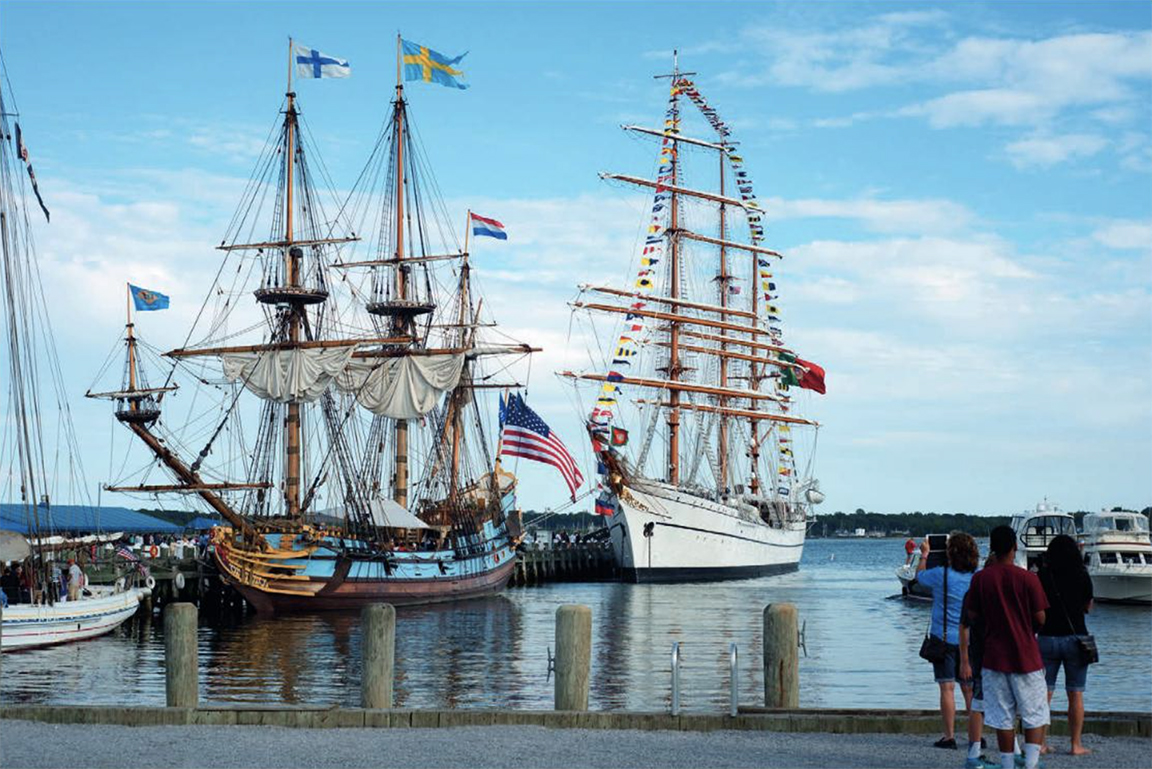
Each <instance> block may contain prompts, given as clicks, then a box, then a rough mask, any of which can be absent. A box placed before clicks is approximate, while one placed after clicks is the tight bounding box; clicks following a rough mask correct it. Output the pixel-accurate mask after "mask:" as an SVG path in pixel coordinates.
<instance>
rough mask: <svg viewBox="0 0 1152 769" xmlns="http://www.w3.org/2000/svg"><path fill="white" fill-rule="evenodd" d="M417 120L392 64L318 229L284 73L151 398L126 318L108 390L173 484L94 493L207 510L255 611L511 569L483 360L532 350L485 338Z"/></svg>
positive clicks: (400, 598) (509, 529)
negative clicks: (391, 86)
mask: <svg viewBox="0 0 1152 769" xmlns="http://www.w3.org/2000/svg"><path fill="white" fill-rule="evenodd" d="M397 43H398V60H399V40H398V41H397ZM410 112H411V109H410V106H409V102H408V100H407V98H406V96H405V92H404V87H403V81H402V80H401V79H400V68H399V63H398V66H397V84H396V90H395V97H394V99H393V100H392V102H391V113H390V115H389V117H388V119H387V120H386V121H385V123H384V125H383V127H382V129H381V132H380V135H379V136H378V137H377V140H376V141H375V143H374V147H373V150H372V152H371V154H370V157H369V159H368V161H367V163H366V165H365V168H364V171H363V172H362V173H361V175H360V179H359V181H358V182H357V184H356V186H355V188H354V189H353V190H352V192H351V193H350V195H349V196H348V198H347V199H346V200H343V201H341V202H339V204H338V206H337V207H338V209H339V213H338V214H337V215H335V216H333V217H332V218H331V219H329V218H328V217H327V215H326V214H325V212H324V206H323V205H322V199H321V195H320V194H319V191H318V189H317V185H315V184H314V179H313V171H312V168H313V164H312V161H311V159H312V158H313V157H314V155H315V153H314V150H313V149H312V147H311V144H310V142H306V141H305V137H306V136H308V132H307V129H306V124H305V123H304V121H303V119H302V115H301V110H300V107H299V102H298V99H297V97H296V94H295V93H294V92H293V90H292V87H291V76H290V77H289V88H288V92H287V94H286V98H285V102H284V104H283V108H282V114H283V118H282V120H281V121H280V125H279V130H278V132H277V133H276V134H275V137H276V138H275V139H274V140H271V141H270V142H269V146H268V147H267V149H266V152H265V154H264V156H263V157H262V158H261V159H260V161H259V162H258V164H257V168H256V171H255V173H254V174H253V177H252V180H251V182H250V184H249V186H248V189H247V191H246V193H245V196H244V199H243V200H242V201H241V204H240V206H239V208H238V210H237V213H236V216H235V217H234V219H233V222H232V224H231V225H230V227H229V230H228V233H227V235H226V237H225V239H224V241H223V242H222V243H221V244H220V246H219V250H220V251H221V252H222V253H223V255H224V263H223V264H222V266H221V268H220V271H219V273H218V277H217V279H216V281H215V283H214V285H213V286H212V287H211V289H210V291H209V295H208V299H207V300H206V302H205V305H204V307H203V308H202V309H201V311H200V313H199V315H198V318H199V320H198V323H197V325H196V327H194V328H193V330H192V331H191V332H189V335H188V338H189V339H192V338H194V337H196V336H197V335H200V337H201V339H202V341H200V342H198V343H196V344H187V345H185V346H183V347H181V348H179V349H175V350H171V351H168V352H167V353H164V355H163V356H159V357H158V359H161V358H162V359H164V360H166V361H167V365H168V366H170V369H171V373H170V374H169V375H168V379H167V380H166V381H165V383H164V384H163V385H162V386H157V387H151V388H149V387H147V386H145V385H144V384H143V383H142V382H141V380H140V378H139V376H140V371H141V363H142V362H146V361H141V360H140V357H139V356H140V355H141V353H142V352H147V351H148V349H149V348H147V347H146V346H142V342H141V340H140V338H139V335H138V334H137V333H135V331H136V330H135V329H134V327H133V324H132V323H131V322H130V323H129V324H128V327H127V334H126V337H125V340H126V348H127V363H126V366H125V371H126V381H125V383H124V387H123V388H122V389H121V390H120V391H117V392H113V393H111V394H106V397H110V398H111V399H112V400H114V401H115V402H116V403H117V407H116V418H117V419H118V420H119V421H120V422H121V423H123V425H124V426H125V427H127V428H128V429H129V430H130V431H131V432H132V433H133V434H135V435H136V436H137V437H138V438H139V439H140V441H141V442H143V444H144V445H145V446H146V447H147V448H148V449H149V450H150V452H151V455H152V457H153V458H154V460H155V462H154V463H151V464H150V466H149V467H151V466H152V465H153V464H159V465H160V466H162V467H163V468H165V469H166V470H167V472H168V474H169V475H170V477H171V481H172V482H170V483H164V484H154V483H134V484H132V485H125V484H121V485H116V486H112V487H109V488H111V489H112V490H115V491H124V492H137V493H149V494H154V493H177V494H185V495H194V496H196V497H198V498H199V499H200V500H202V502H203V503H204V504H205V505H206V506H207V507H208V508H209V509H210V510H211V511H213V512H215V513H217V514H219V515H220V516H221V517H222V518H223V519H224V521H226V523H227V525H224V526H221V527H218V528H216V529H214V530H213V532H212V543H213V546H214V548H213V549H214V553H215V559H216V562H217V564H218V565H219V568H220V572H221V574H222V575H223V577H224V578H225V579H226V580H227V581H228V582H229V583H231V584H232V585H233V586H235V588H236V589H237V590H238V591H240V592H241V593H242V594H243V595H244V596H245V598H246V599H247V600H248V601H249V602H250V603H251V604H252V605H253V606H255V608H256V609H257V610H258V611H261V612H288V611H320V610H339V609H353V608H356V607H359V606H362V605H364V604H367V603H372V602H381V601H383V602H388V603H392V604H409V603H426V602H437V601H449V600H455V599H463V598H470V597H476V596H482V595H486V594H489V593H492V592H495V591H498V590H500V589H502V588H503V586H504V585H505V584H506V582H507V581H508V579H509V577H510V576H511V573H512V569H513V564H514V560H515V547H516V545H517V544H518V542H519V539H520V530H519V518H518V515H519V514H518V512H517V511H516V509H515V486H516V481H515V478H514V477H513V476H512V475H511V474H510V473H508V472H506V471H505V470H503V469H502V468H500V466H499V463H498V462H497V461H496V459H495V457H494V456H493V450H494V446H495V442H496V438H497V435H496V426H495V425H494V424H492V422H493V420H494V418H495V414H496V411H497V409H496V406H495V402H494V401H495V397H496V396H497V394H498V393H497V392H496V388H498V387H502V386H506V385H507V384H509V383H507V382H500V381H498V380H495V381H494V380H493V378H492V375H489V374H486V373H485V370H484V367H485V366H486V365H487V362H488V361H491V360H493V359H495V360H496V362H497V364H498V366H499V369H500V370H501V371H503V370H506V369H507V368H508V366H510V365H512V364H514V363H515V362H516V361H515V360H514V359H513V360H510V359H509V356H512V357H513V358H515V356H524V355H527V354H530V353H531V352H533V351H535V349H536V348H532V347H529V346H528V345H526V344H521V343H509V342H507V341H503V340H504V339H506V338H504V337H501V340H502V341H498V342H489V341H486V338H485V337H486V335H488V334H491V333H494V331H493V328H494V326H495V323H494V322H492V321H491V320H490V319H488V318H487V316H486V314H485V312H484V308H483V301H482V299H481V298H479V297H478V296H477V295H476V292H475V291H474V290H473V287H472V281H471V273H472V268H471V266H470V264H469V253H468V244H467V232H468V230H467V227H466V228H465V232H464V245H463V247H461V246H460V243H459V241H457V240H455V239H454V237H455V236H454V233H453V229H454V228H453V227H451V226H450V225H449V223H448V221H447V215H446V213H445V211H446V208H445V205H444V202H443V200H441V199H440V198H439V191H438V188H437V187H436V184H435V182H434V180H433V179H432V177H431V166H430V164H429V162H428V159H427V158H426V157H425V156H424V155H423V153H422V149H421V146H420V144H419V142H418V141H415V140H414V135H413V129H412V126H411V122H410V121H411V115H410ZM319 167H320V168H322V167H323V166H322V165H320V166H319ZM469 216H470V215H469ZM357 232H366V233H369V235H368V237H366V238H364V239H360V238H359V237H358V236H357V235H356V233H357ZM252 300H254V302H253V301H252ZM253 306H254V307H255V308H256V309H257V310H258V312H256V313H253V312H252V308H253ZM252 335H258V338H257V339H256V340H251V338H250V337H251V336H252ZM245 337H248V338H247V339H246V338H245ZM181 379H184V380H185V381H184V382H182V383H181V384H182V385H183V386H182V387H181V389H180V391H179V400H182V401H184V400H188V396H187V394H186V393H187V391H188V389H189V385H191V387H192V388H193V389H194V390H195V393H196V394H195V395H194V396H193V397H192V398H191V400H192V403H190V404H189V409H188V414H187V416H185V417H183V418H182V419H173V418H171V417H170V416H169V414H168V412H170V411H172V408H171V407H170V406H169V402H170V401H171V400H177V398H174V397H173V395H174V393H173V392H172V391H171V388H172V387H173V386H174V385H175V383H176V382H177V381H178V380H181ZM207 403H210V404H211V405H206V404H207ZM162 406H163V408H162ZM148 469H149V468H145V469H144V471H143V472H142V476H143V475H146V473H147V470H148ZM136 480H147V478H146V477H141V478H137V479H136Z"/></svg>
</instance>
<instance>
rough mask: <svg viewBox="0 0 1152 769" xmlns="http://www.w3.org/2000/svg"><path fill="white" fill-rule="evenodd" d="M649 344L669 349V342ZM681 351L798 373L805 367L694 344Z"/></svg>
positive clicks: (683, 347) (686, 345)
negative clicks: (788, 369)
mask: <svg viewBox="0 0 1152 769" xmlns="http://www.w3.org/2000/svg"><path fill="white" fill-rule="evenodd" d="M728 341H729V343H731V341H732V340H728ZM649 344H654V345H656V346H657V347H667V346H668V343H667V342H650V343H649ZM680 349H681V350H684V351H686V352H697V353H701V354H703V355H715V356H716V357H718V358H720V359H721V360H724V359H735V360H746V361H749V362H751V363H760V364H768V365H769V366H775V367H776V368H791V369H796V370H797V371H803V367H802V366H797V365H796V364H795V363H788V362H787V361H782V360H773V359H772V358H765V357H762V356H759V355H746V354H744V353H740V352H732V351H730V350H725V349H723V348H720V349H716V348H715V347H697V346H696V345H692V344H682V345H680Z"/></svg>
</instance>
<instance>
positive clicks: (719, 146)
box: [620, 125, 728, 153]
mask: <svg viewBox="0 0 1152 769" xmlns="http://www.w3.org/2000/svg"><path fill="white" fill-rule="evenodd" d="M620 127H621V128H623V129H624V130H625V131H635V132H636V133H641V134H648V135H649V136H659V137H660V138H662V139H663V138H666V139H668V140H669V141H674V142H683V143H685V144H694V145H696V146H697V147H708V148H709V149H713V150H720V151H721V152H724V153H727V152H728V147H727V145H724V144H716V143H715V142H709V141H704V140H703V139H691V138H689V137H687V136H680V135H679V134H677V133H672V132H667V131H659V130H657V129H655V128H644V127H643V126H638V125H622V126H620Z"/></svg>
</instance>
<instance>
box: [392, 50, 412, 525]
mask: <svg viewBox="0 0 1152 769" xmlns="http://www.w3.org/2000/svg"><path fill="white" fill-rule="evenodd" d="M401 42H402V41H401V38H400V34H399V33H397V34H396V109H394V110H393V111H392V119H393V120H394V121H395V124H394V126H393V130H394V132H395V133H394V136H395V137H396V180H395V182H396V198H395V200H396V256H395V259H396V269H394V270H393V272H394V273H395V275H396V298H397V299H400V300H401V301H403V300H406V299H407V298H408V281H407V278H406V274H405V271H404V270H403V269H402V268H401V266H400V263H401V262H402V261H403V259H404V81H403V80H401V79H400V75H401V71H400V62H401V61H402V54H401ZM409 323H410V321H405V320H403V319H402V318H401V317H400V316H397V317H396V318H395V320H394V321H393V328H392V332H393V333H394V334H395V335H397V336H400V335H401V334H408V333H410V332H411V329H410V328H408V327H407V326H408V324H409ZM394 429H395V437H396V441H395V444H396V445H395V449H394V456H393V459H394V461H393V477H394V479H395V480H394V482H393V489H392V499H393V500H394V501H395V502H396V504H398V505H400V507H403V508H404V509H408V421H407V420H405V419H397V420H396V426H395V428H394Z"/></svg>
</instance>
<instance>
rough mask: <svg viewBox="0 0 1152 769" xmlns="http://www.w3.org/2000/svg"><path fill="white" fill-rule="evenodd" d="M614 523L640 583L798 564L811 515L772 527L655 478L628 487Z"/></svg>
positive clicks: (616, 542) (625, 561) (624, 561)
mask: <svg viewBox="0 0 1152 769" xmlns="http://www.w3.org/2000/svg"><path fill="white" fill-rule="evenodd" d="M609 526H610V527H611V534H612V548H613V551H614V552H615V555H616V561H617V563H618V564H619V566H620V568H621V570H622V572H623V574H624V575H625V578H626V579H629V580H632V581H636V582H682V581H683V582H687V581H696V580H712V579H741V578H745V577H755V576H760V575H763V574H774V573H781V572H787V571H795V570H796V569H797V568H798V567H799V564H800V556H801V555H802V554H803V551H804V534H805V531H806V528H807V526H806V523H805V522H804V521H787V522H785V523H784V524H783V526H770V525H768V524H767V523H765V522H763V521H762V520H760V518H759V517H756V516H755V515H754V514H750V513H745V512H742V511H740V510H738V509H737V508H734V507H731V506H729V505H725V504H721V503H719V502H714V501H712V500H709V499H704V498H701V497H697V496H694V495H692V494H689V493H687V492H684V491H681V490H678V489H674V488H673V487H671V486H667V485H664V484H656V483H652V484H645V485H644V486H642V487H640V488H637V487H627V488H625V489H624V492H623V493H622V494H621V495H620V497H619V498H618V499H617V505H616V511H615V512H614V513H613V515H612V518H611V520H610V522H609ZM646 531H647V532H648V533H649V534H650V536H645V532H646Z"/></svg>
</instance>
